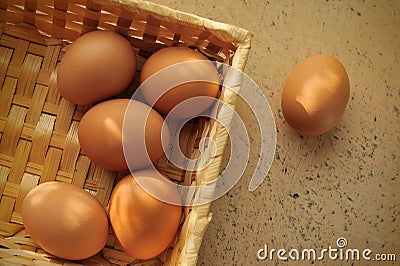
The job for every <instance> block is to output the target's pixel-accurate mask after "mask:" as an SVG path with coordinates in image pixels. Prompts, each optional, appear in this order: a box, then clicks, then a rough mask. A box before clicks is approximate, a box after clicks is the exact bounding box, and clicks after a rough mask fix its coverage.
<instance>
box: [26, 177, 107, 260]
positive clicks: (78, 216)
mask: <svg viewBox="0 0 400 266" xmlns="http://www.w3.org/2000/svg"><path fill="white" fill-rule="evenodd" d="M22 220H23V222H24V226H25V229H26V230H27V232H28V233H29V235H30V237H31V238H32V239H33V241H35V242H36V243H37V244H38V245H39V246H40V247H41V248H43V249H44V250H46V251H47V252H49V253H51V254H53V255H55V256H57V257H60V258H64V259H70V260H80V259H85V258H88V257H91V256H93V255H95V254H96V253H97V252H99V251H100V250H101V249H102V248H103V247H104V245H105V244H106V242H107V239H108V235H109V224H108V218H107V214H106V211H105V209H104V207H103V206H102V205H101V204H100V202H98V201H97V199H96V198H95V197H93V196H92V195H90V194H89V193H88V192H86V191H85V190H83V189H81V188H79V187H78V186H75V185H72V184H67V183H63V182H56V181H52V182H46V183H43V184H41V185H39V186H37V187H35V188H34V189H32V190H31V191H30V192H29V193H28V194H27V196H26V197H25V199H24V202H23V204H22Z"/></svg>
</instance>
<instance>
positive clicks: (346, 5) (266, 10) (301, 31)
mask: <svg viewBox="0 0 400 266" xmlns="http://www.w3.org/2000/svg"><path fill="white" fill-rule="evenodd" d="M154 2H157V3H160V4H163V5H166V6H169V7H172V8H175V9H178V10H181V11H186V12H190V13H193V14H197V15H200V16H203V17H207V18H211V19H213V20H217V21H221V22H226V23H229V24H235V25H238V26H241V27H243V28H246V29H248V30H250V31H251V32H252V33H253V34H254V37H253V41H252V49H251V54H250V58H249V61H248V65H247V68H246V73H247V74H248V75H249V76H250V77H251V78H252V79H254V81H255V82H256V83H257V84H258V85H259V86H260V88H261V89H262V91H263V93H264V94H265V96H266V97H267V99H268V101H269V103H270V106H271V109H272V111H273V114H274V118H275V122H276V126H277V149H276V155H275V159H274V162H273V164H272V167H271V170H270V172H269V174H268V177H267V179H266V180H265V181H264V182H263V184H262V185H261V186H260V187H259V188H258V189H257V190H256V191H255V192H249V191H248V189H247V187H248V184H249V181H250V177H251V173H252V171H254V167H255V165H256V163H257V152H258V150H259V145H258V144H257V137H258V136H259V133H258V132H257V128H256V126H255V123H254V121H252V120H251V116H246V117H249V118H247V120H246V125H248V126H249V128H250V134H252V136H253V137H254V139H255V140H254V141H253V145H252V157H251V159H250V165H249V167H248V169H247V171H246V172H245V175H244V177H243V178H242V179H241V180H240V181H239V183H238V184H237V185H236V186H235V187H234V188H233V189H232V190H231V191H230V192H229V193H228V194H227V195H225V196H223V197H222V198H220V199H219V200H217V201H215V202H214V203H213V205H212V211H213V213H214V217H213V220H212V222H211V224H210V225H209V227H208V229H207V232H206V235H205V237H204V240H203V245H202V247H201V250H200V259H199V265H266V264H268V265H270V264H274V263H278V264H279V265H280V264H286V263H284V262H283V261H281V260H279V259H278V258H277V255H276V254H274V257H273V258H274V259H273V262H272V263H271V261H270V260H269V258H267V259H266V260H259V259H257V251H258V250H259V249H261V248H263V247H264V244H267V245H268V248H269V249H271V248H275V249H280V248H283V249H285V250H287V251H289V250H290V249H299V250H302V249H305V248H310V249H311V248H314V249H316V250H317V251H318V250H321V249H323V248H329V246H332V248H337V244H336V240H337V239H338V238H339V237H344V238H346V240H347V243H348V245H347V247H346V248H344V249H343V250H346V249H350V248H352V249H355V248H357V249H359V250H360V252H361V251H363V250H364V249H366V248H368V249H371V250H372V254H371V255H370V257H371V258H373V257H374V255H375V254H377V253H385V254H388V253H393V254H396V256H397V258H396V259H397V263H399V261H400V217H399V216H400V192H399V191H400V180H399V178H400V160H399V156H400V155H399V149H400V125H399V122H400V76H399V74H400V62H399V60H400V2H399V1H363V2H361V1H305V0H304V1H257V0H233V1H228V0H224V1H221V0H201V1H200V0H197V1H187V0H179V1H174V0H154ZM319 53H326V54H330V55H333V56H335V57H337V58H338V59H339V60H340V61H341V62H342V63H343V64H344V66H345V67H346V69H347V71H348V74H349V78H350V82H351V93H350V99H349V103H348V106H347V109H346V112H345V114H344V116H343V118H342V120H341V122H340V124H339V125H338V127H337V128H335V129H334V130H332V131H331V132H329V133H327V134H325V135H322V136H319V137H301V136H299V135H298V134H297V133H296V132H294V131H293V130H292V129H291V128H289V126H288V125H287V124H286V123H285V121H284V119H283V116H282V113H281V110H280V97H281V93H282V87H283V85H284V82H285V79H286V77H287V76H288V73H290V71H291V70H292V68H293V67H294V66H295V64H296V63H298V62H300V61H301V60H303V59H305V58H306V57H308V56H310V55H314V54H319ZM238 111H239V112H242V113H245V114H246V113H249V111H248V108H245V106H244V105H239V107H238ZM287 255H288V254H286V256H287ZM317 255H318V254H317ZM360 256H362V255H361V254H360ZM351 262H355V264H356V265H367V264H371V265H381V263H380V262H376V261H375V262H373V261H372V260H371V261H365V260H363V259H362V258H360V261H349V262H345V261H343V260H340V258H338V259H336V260H331V259H329V258H328V255H327V254H326V255H325V259H324V260H322V261H316V262H315V263H316V264H317V265H318V264H322V263H324V264H344V265H350V264H351ZM300 263H301V264H309V263H311V262H310V261H301V262H299V261H297V262H292V264H293V265H298V264H300ZM389 264H391V263H387V264H385V265H389Z"/></svg>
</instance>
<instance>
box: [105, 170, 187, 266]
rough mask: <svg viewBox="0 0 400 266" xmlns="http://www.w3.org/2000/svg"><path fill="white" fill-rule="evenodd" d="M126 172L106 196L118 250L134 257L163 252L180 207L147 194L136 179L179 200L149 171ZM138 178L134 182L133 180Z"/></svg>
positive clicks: (178, 215)
mask: <svg viewBox="0 0 400 266" xmlns="http://www.w3.org/2000/svg"><path fill="white" fill-rule="evenodd" d="M133 175H134V176H135V177H133V176H132V175H127V176H126V177H124V178H123V179H121V180H120V181H119V182H118V184H117V185H116V186H115V188H114V190H113V193H112V195H111V199H110V208H109V212H110V222H111V225H112V229H113V233H114V235H115V238H116V239H117V241H118V242H119V244H120V245H121V247H122V249H123V250H124V251H125V252H126V253H127V254H129V255H131V256H133V257H135V258H138V259H148V258H151V257H154V256H157V255H158V254H160V253H161V252H163V251H164V250H165V249H166V248H167V247H168V245H169V244H170V243H171V241H172V240H173V239H174V237H175V235H176V232H177V230H178V227H179V223H180V220H181V216H182V207H181V206H177V205H171V204H168V203H165V202H162V201H160V200H158V199H156V198H155V197H153V196H152V195H150V194H148V193H147V192H146V191H145V190H143V189H142V187H140V186H139V184H138V182H147V184H151V185H152V186H153V187H155V188H156V189H157V191H158V192H159V193H163V195H164V197H166V196H168V197H172V198H175V199H174V201H175V202H177V200H179V193H178V191H177V189H176V187H171V186H169V185H167V183H166V182H167V181H164V180H166V177H164V178H160V174H159V173H158V172H156V171H153V170H143V171H139V172H135V173H133ZM136 180H138V182H136Z"/></svg>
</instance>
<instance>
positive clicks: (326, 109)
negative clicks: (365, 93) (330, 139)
mask: <svg viewBox="0 0 400 266" xmlns="http://www.w3.org/2000/svg"><path fill="white" fill-rule="evenodd" d="M349 94H350V84H349V78H348V76H347V72H346V70H345V68H344V67H343V65H342V64H341V63H340V62H339V61H338V60H337V59H336V58H334V57H332V56H329V55H316V56H313V57H310V58H307V59H306V60H304V61H302V62H300V63H299V64H298V65H297V66H296V67H295V68H294V70H293V71H292V73H291V74H290V75H289V77H288V79H287V81H286V84H285V87H284V88H283V94H282V100H281V105H282V112H283V116H284V117H285V119H286V121H287V122H288V124H289V125H290V126H291V127H293V128H294V129H295V130H296V131H298V132H299V133H300V134H302V135H320V134H323V133H325V132H327V131H329V130H331V129H332V128H333V127H335V126H336V125H337V124H338V123H339V120H340V118H341V116H342V115H343V113H344V111H345V109H346V105H347V102H348V99H349Z"/></svg>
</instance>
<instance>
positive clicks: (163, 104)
mask: <svg viewBox="0 0 400 266" xmlns="http://www.w3.org/2000/svg"><path fill="white" fill-rule="evenodd" d="M181 63H184V64H181ZM171 66H172V67H171ZM169 67H170V68H169ZM160 70H163V72H159V71H160ZM157 72H159V73H157ZM155 73H157V76H156V78H154V79H149V78H150V77H151V76H152V75H153V74H155ZM145 81H146V82H145ZM140 82H141V92H142V94H143V97H144V99H145V100H146V101H147V103H148V104H149V105H150V106H153V107H154V108H155V109H157V110H158V111H159V112H160V113H161V114H163V115H164V116H165V115H167V114H168V113H169V112H170V111H171V110H173V108H174V107H176V109H174V111H173V113H171V114H170V115H172V116H174V117H178V118H183V117H192V116H195V115H198V114H200V113H201V112H203V111H205V110H206V109H207V108H208V107H210V105H211V104H212V103H213V102H214V100H213V98H215V97H217V95H218V91H219V76H218V72H217V69H216V67H215V66H214V64H213V63H212V62H211V61H210V60H208V58H207V57H205V56H204V55H202V54H201V53H199V52H196V51H194V50H192V49H189V48H185V47H169V48H164V49H161V50H159V51H157V52H156V53H154V54H153V55H152V56H150V58H148V59H147V60H146V62H145V63H144V65H143V68H142V71H141V73H140ZM201 96H203V97H208V98H201V99H200V98H197V99H194V98H193V97H201ZM190 99H192V100H190ZM185 100H189V102H186V103H184V101H185Z"/></svg>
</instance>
